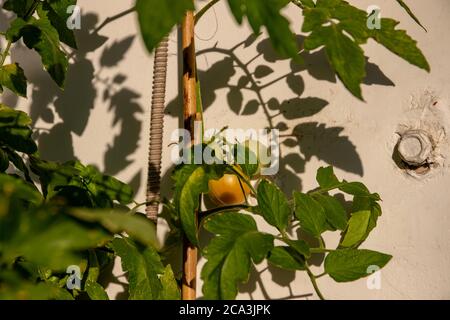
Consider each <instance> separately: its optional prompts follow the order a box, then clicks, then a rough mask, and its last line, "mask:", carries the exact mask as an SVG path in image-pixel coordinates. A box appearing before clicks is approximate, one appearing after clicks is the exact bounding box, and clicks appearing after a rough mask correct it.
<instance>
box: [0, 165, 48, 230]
mask: <svg viewBox="0 0 450 320" xmlns="http://www.w3.org/2000/svg"><path fill="white" fill-rule="evenodd" d="M0 193H5V194H6V193H7V194H9V195H10V196H14V197H17V198H18V199H21V200H25V201H27V202H29V203H33V204H35V205H40V204H41V203H42V201H43V200H44V199H43V198H42V195H41V194H40V193H39V191H38V190H37V189H36V187H35V186H34V185H32V184H31V183H28V182H25V181H24V180H22V179H17V178H15V177H12V176H10V175H7V174H3V173H1V174H0ZM0 216H1V214H0ZM0 221H1V220H0ZM0 238H1V237H0Z"/></svg>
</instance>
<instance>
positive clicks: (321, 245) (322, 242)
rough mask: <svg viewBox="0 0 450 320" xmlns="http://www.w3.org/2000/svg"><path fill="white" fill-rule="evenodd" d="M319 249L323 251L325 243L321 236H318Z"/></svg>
mask: <svg viewBox="0 0 450 320" xmlns="http://www.w3.org/2000/svg"><path fill="white" fill-rule="evenodd" d="M319 247H320V249H324V250H325V241H324V240H323V238H322V236H319Z"/></svg>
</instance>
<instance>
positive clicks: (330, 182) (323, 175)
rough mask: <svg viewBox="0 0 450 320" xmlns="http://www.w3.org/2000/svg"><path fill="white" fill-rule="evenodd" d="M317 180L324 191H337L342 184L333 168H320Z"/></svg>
mask: <svg viewBox="0 0 450 320" xmlns="http://www.w3.org/2000/svg"><path fill="white" fill-rule="evenodd" d="M316 180H317V183H319V186H320V187H321V188H322V189H335V188H337V187H338V186H339V185H340V183H341V182H340V181H339V179H338V178H337V177H336V176H335V175H334V170H333V167H332V166H329V167H320V168H319V169H318V170H317V174H316Z"/></svg>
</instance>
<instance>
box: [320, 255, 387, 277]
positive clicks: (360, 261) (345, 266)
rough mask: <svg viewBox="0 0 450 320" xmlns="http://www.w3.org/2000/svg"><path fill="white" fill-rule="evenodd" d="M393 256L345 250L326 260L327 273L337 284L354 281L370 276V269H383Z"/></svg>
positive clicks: (329, 256) (328, 256) (327, 257)
mask: <svg viewBox="0 0 450 320" xmlns="http://www.w3.org/2000/svg"><path fill="white" fill-rule="evenodd" d="M391 258H392V256H391V255H388V254H384V253H380V252H376V251H371V250H365V249H360V250H357V249H343V250H336V251H332V252H330V253H329V254H328V255H327V256H326V258H325V272H327V273H328V274H329V275H330V277H331V278H333V279H334V280H335V281H336V282H349V281H354V280H357V279H360V278H363V277H366V276H368V275H370V274H371V273H370V272H369V271H368V270H369V267H371V266H376V267H377V268H380V269H381V268H383V267H384V266H385V265H386V264H387V263H388V262H389V260H391Z"/></svg>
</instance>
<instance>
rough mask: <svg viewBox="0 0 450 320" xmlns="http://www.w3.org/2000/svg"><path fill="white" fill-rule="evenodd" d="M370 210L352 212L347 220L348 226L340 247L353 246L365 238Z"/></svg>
mask: <svg viewBox="0 0 450 320" xmlns="http://www.w3.org/2000/svg"><path fill="white" fill-rule="evenodd" d="M370 215H371V212H370V211H359V212H355V213H352V216H351V217H350V220H349V221H348V227H347V230H346V232H345V235H344V237H343V239H342V241H341V243H340V246H341V247H344V248H345V247H347V248H349V247H353V246H355V245H358V244H360V243H361V241H363V240H364V239H365V235H366V233H367V227H368V225H369V220H370Z"/></svg>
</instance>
